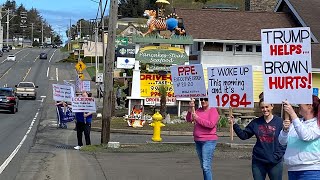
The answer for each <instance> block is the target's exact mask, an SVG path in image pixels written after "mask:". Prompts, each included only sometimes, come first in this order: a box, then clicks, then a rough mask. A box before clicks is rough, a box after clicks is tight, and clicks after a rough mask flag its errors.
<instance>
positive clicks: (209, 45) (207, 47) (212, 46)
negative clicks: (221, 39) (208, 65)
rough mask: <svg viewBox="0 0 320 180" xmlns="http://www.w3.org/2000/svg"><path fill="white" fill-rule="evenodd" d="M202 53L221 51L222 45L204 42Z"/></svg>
mask: <svg viewBox="0 0 320 180" xmlns="http://www.w3.org/2000/svg"><path fill="white" fill-rule="evenodd" d="M203 50H204V51H221V52H222V51H223V43H214V42H206V44H205V45H204V47H203Z"/></svg>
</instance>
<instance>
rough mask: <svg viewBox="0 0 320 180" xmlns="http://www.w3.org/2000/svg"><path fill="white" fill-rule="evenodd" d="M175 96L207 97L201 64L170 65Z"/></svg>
mask: <svg viewBox="0 0 320 180" xmlns="http://www.w3.org/2000/svg"><path fill="white" fill-rule="evenodd" d="M170 70H171V76H172V83H173V87H174V96H175V97H207V89H206V85H205V82H204V76H203V68H202V65H201V64H194V65H185V66H171V67H170Z"/></svg>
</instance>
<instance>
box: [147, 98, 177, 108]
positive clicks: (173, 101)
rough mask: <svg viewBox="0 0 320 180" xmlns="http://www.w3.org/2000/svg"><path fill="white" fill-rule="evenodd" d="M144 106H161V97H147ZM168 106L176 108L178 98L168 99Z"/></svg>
mask: <svg viewBox="0 0 320 180" xmlns="http://www.w3.org/2000/svg"><path fill="white" fill-rule="evenodd" d="M144 105H146V106H155V105H157V106H160V97H146V98H145V99H144ZM166 105H167V106H174V105H176V98H175V97H167V100H166Z"/></svg>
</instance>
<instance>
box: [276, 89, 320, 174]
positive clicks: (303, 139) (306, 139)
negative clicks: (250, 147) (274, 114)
mask: <svg viewBox="0 0 320 180" xmlns="http://www.w3.org/2000/svg"><path fill="white" fill-rule="evenodd" d="M312 99H313V103H312V104H300V105H299V114H300V115H301V116H302V118H301V119H299V118H298V116H297V114H296V113H295V111H294V109H293V108H292V106H291V105H290V104H289V102H288V101H284V110H285V112H286V113H288V114H289V116H290V118H291V120H289V119H285V120H284V122H283V129H282V131H281V132H280V135H279V142H280V143H281V144H283V145H287V150H286V153H285V155H284V163H285V164H286V165H287V166H288V176H289V180H300V179H301V180H302V179H303V180H317V179H320V100H319V98H318V97H317V96H315V95H313V97H312Z"/></svg>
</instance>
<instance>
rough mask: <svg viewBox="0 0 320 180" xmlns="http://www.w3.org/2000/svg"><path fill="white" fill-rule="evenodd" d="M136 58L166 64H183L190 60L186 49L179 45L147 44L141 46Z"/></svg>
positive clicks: (145, 61)
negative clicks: (178, 46)
mask: <svg viewBox="0 0 320 180" xmlns="http://www.w3.org/2000/svg"><path fill="white" fill-rule="evenodd" d="M136 59H137V60H138V61H140V63H148V64H164V65H172V64H176V65H183V64H185V62H188V60H189V57H188V56H187V54H186V52H185V51H184V49H181V48H177V47H163V46H147V47H144V48H141V49H140V50H139V52H138V54H137V55H136Z"/></svg>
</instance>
